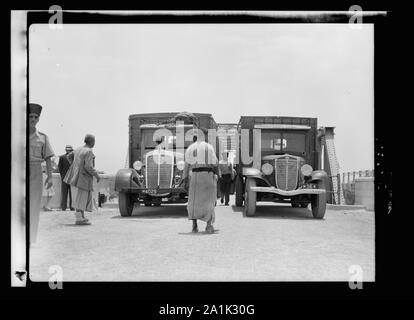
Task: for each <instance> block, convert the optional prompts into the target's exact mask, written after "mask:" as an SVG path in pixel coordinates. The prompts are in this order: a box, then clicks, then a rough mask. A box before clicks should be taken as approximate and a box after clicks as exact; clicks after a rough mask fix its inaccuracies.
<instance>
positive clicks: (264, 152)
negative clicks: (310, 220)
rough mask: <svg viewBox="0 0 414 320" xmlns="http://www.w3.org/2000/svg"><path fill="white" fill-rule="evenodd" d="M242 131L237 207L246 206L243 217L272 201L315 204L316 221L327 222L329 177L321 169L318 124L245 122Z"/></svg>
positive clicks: (260, 119)
mask: <svg viewBox="0 0 414 320" xmlns="http://www.w3.org/2000/svg"><path fill="white" fill-rule="evenodd" d="M237 128H238V133H239V137H240V139H239V140H240V141H239V142H240V143H239V152H238V161H237V163H238V164H237V166H236V171H237V177H236V206H243V207H244V208H243V212H244V215H245V216H254V214H255V212H256V203H257V201H272V202H281V203H291V205H292V206H293V207H304V208H305V207H307V206H308V205H309V203H310V204H311V207H312V214H313V216H314V218H318V219H322V218H323V217H324V215H325V210H326V189H327V184H328V176H327V173H326V172H325V171H324V170H321V167H320V166H321V163H320V162H321V161H320V155H321V143H320V130H318V129H317V119H316V118H300V117H241V118H240V121H239V123H238V127H237ZM243 137H244V140H248V141H247V142H244V141H243ZM252 154H253V157H252V161H247V162H246V160H245V159H246V158H249V156H250V157H251V155H252ZM243 158H244V159H243Z"/></svg>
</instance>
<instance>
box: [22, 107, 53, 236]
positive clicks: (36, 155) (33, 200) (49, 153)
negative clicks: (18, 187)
mask: <svg viewBox="0 0 414 320" xmlns="http://www.w3.org/2000/svg"><path fill="white" fill-rule="evenodd" d="M41 112H42V106H41V105H39V104H35V103H30V104H29V108H28V117H29V148H30V149H29V174H30V177H29V182H30V243H35V242H36V240H37V229H38V226H39V215H40V202H41V200H42V191H43V178H42V162H43V161H46V175H47V178H46V179H45V183H44V184H45V186H46V188H47V189H49V188H51V187H52V186H53V182H52V162H51V158H52V157H53V156H54V154H53V150H52V147H51V146H50V143H49V138H48V137H47V135H45V134H44V133H42V132H39V131H37V129H36V125H37V123H38V122H39V118H40V113H41Z"/></svg>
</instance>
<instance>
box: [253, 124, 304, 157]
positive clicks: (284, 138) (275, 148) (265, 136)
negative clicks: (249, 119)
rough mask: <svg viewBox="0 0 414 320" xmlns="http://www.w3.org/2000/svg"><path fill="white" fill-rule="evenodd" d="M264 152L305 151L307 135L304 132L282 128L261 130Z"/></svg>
mask: <svg viewBox="0 0 414 320" xmlns="http://www.w3.org/2000/svg"><path fill="white" fill-rule="evenodd" d="M261 143H262V152H266V153H269V152H273V153H282V154H283V153H290V152H291V153H301V154H302V153H304V152H305V151H306V148H305V144H306V135H305V133H304V132H286V131H280V130H267V129H266V130H262V131H261Z"/></svg>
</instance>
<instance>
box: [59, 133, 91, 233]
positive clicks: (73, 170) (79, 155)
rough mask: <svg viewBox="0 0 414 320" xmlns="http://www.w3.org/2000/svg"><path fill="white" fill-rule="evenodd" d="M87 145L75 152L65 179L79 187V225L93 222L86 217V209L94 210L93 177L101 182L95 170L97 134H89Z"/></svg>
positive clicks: (77, 207)
mask: <svg viewBox="0 0 414 320" xmlns="http://www.w3.org/2000/svg"><path fill="white" fill-rule="evenodd" d="M84 142H85V145H84V146H82V147H80V148H78V149H76V150H75V152H74V157H73V163H72V165H71V167H70V168H69V170H68V172H67V173H66V176H65V179H64V181H65V182H66V183H68V184H70V185H72V186H74V187H76V188H77V190H76V191H77V193H76V198H75V204H74V207H75V209H76V213H75V216H76V222H75V224H78V225H87V224H91V223H90V222H89V221H88V219H86V218H85V211H90V212H91V211H92V207H93V204H92V201H93V200H92V191H93V177H96V180H97V182H99V174H98V172H97V171H96V170H95V155H94V154H93V152H92V148H93V147H94V146H95V136H93V135H92V134H87V135H86V136H85V140H84Z"/></svg>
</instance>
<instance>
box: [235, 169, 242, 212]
mask: <svg viewBox="0 0 414 320" xmlns="http://www.w3.org/2000/svg"><path fill="white" fill-rule="evenodd" d="M235 189H236V190H235V192H236V207H242V206H243V178H242V177H241V176H239V175H237V177H236V186H235Z"/></svg>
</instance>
